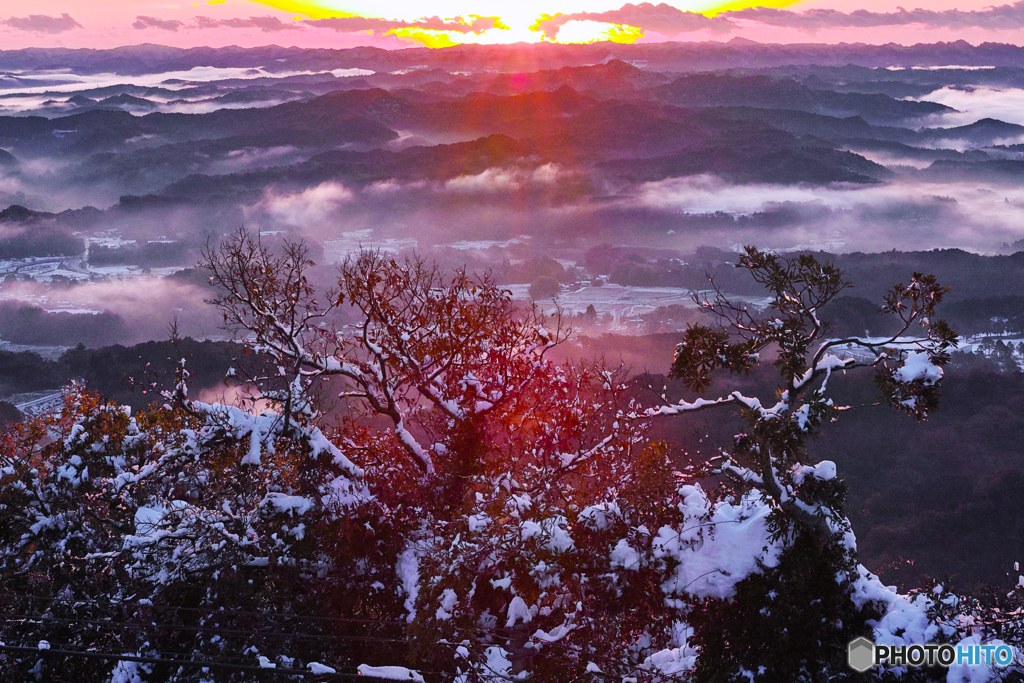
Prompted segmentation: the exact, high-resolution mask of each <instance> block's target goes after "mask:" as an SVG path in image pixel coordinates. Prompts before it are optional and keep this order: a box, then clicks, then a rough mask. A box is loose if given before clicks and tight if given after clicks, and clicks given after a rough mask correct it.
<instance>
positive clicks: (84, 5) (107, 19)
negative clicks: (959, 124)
mask: <svg viewBox="0 0 1024 683" xmlns="http://www.w3.org/2000/svg"><path fill="white" fill-rule="evenodd" d="M307 1H308V2H310V4H319V5H320V6H326V7H332V8H335V9H339V8H343V9H348V10H349V13H354V14H360V15H369V16H378V15H374V14H371V12H372V11H373V10H367V9H360V8H361V7H373V8H375V9H378V8H383V7H386V6H387V5H382V4H370V5H365V4H363V5H360V3H359V1H358V0H351V4H345V2H344V0H324V1H323V2H321V1H319V0H307ZM537 1H538V3H540V4H537V5H535V6H531V7H536V8H537V11H538V12H539V11H545V12H547V13H555V12H559V11H562V12H574V11H576V12H578V11H590V12H600V11H606V10H610V9H616V8H618V7H619V6H621V5H622V4H624V0H603V2H602V0H593V2H592V4H588V3H591V0H575V1H573V0H564V2H569V3H570V4H568V5H560V4H559V0H551V1H550V3H548V2H547V0H537ZM708 1H709V2H713V1H714V0H708ZM287 2H289V0H265V1H264V2H257V1H255V0H226V1H224V2H217V1H216V0H215V3H213V4H211V3H210V2H209V1H208V0H201V1H200V2H169V1H161V0H103V1H102V2H92V1H88V0H87V1H85V2H83V0H34V2H32V3H25V2H24V1H23V0H0V21H3V22H5V23H2V24H0V45H2V46H3V48H5V49H18V48H24V47H73V48H81V47H86V48H110V47H117V46H120V45H129V44H133V43H134V44H138V43H158V44H162V45H172V46H177V47H193V46H199V45H210V46H225V45H240V46H247V47H248V46H257V45H266V44H271V43H273V44H278V45H288V46H291V45H297V46H304V47H331V48H342V47H354V46H357V45H376V46H380V47H401V46H405V45H415V43H409V42H405V41H402V40H399V39H397V38H394V37H390V36H383V35H381V36H377V35H368V34H367V33H339V32H336V31H334V30H331V29H327V28H321V27H313V26H310V25H307V24H305V23H304V22H301V21H299V22H297V21H295V19H296V17H298V16H301V15H300V14H298V13H296V12H294V11H293V12H286V11H282V10H279V9H275V8H274V5H277V6H284V5H282V3H287ZM396 2H398V3H399V4H395V5H390V6H387V7H391V8H392V9H393V11H391V12H390V14H391V15H392V16H386V18H389V19H396V18H398V19H405V20H409V21H413V20H415V19H416V18H417V17H416V16H411V15H409V12H410V11H412V10H409V11H406V12H405V13H404V14H405V16H395V15H397V14H399V13H400V12H399V10H396V9H394V8H395V7H399V8H400V7H403V5H401V4H400V3H401V2H402V0H396ZM465 2H466V4H464V5H458V6H459V7H469V8H471V9H470V12H472V13H476V14H480V15H484V16H489V15H495V14H496V15H499V16H500V15H502V12H503V10H502V8H503V7H505V8H507V7H509V6H510V4H509V3H507V2H505V1H504V0H503V1H502V2H494V1H493V0H480V1H479V2H474V0H465ZM581 2H582V3H584V4H583V5H581V4H580V3H581ZM695 2H698V0H692V1H691V2H690V4H687V2H686V1H685V0H682V1H681V2H673V3H672V4H673V5H675V6H676V7H679V8H682V9H694V10H706V9H708V8H710V7H712V6H713V5H708V4H705V5H703V6H702V5H700V4H694V3H695ZM784 2H785V0H776V4H775V6H782V3H784ZM758 4H759V3H757V2H750V3H746V5H747V6H757V5H758ZM906 4H907V8H908V9H910V8H918V7H920V8H924V9H928V10H936V11H942V10H950V9H958V10H962V11H968V10H975V11H978V10H984V9H985V8H986V7H987V5H986V4H983V3H982V2H977V1H975V2H974V3H972V4H964V3H963V2H955V1H954V0H920V1H919V2H908V3H906ZM405 6H407V7H415V8H416V12H417V13H419V14H420V15H434V14H439V15H440V16H442V17H445V14H444V12H445V10H450V8H451V7H453V5H452V4H451V3H450V2H448V3H447V4H438V5H435V9H434V10H431V9H429V8H430V7H431V4H430V3H428V2H420V1H418V2H416V3H415V4H410V5H405ZM735 6H737V5H736V4H734V5H733V7H735ZM739 6H741V7H742V6H743V5H739ZM549 8H550V9H549ZM823 8H827V9H835V10H839V11H842V12H845V13H849V12H851V11H853V10H857V9H864V10H868V11H871V12H895V11H897V7H896V5H895V3H891V2H881V1H879V0H864V1H863V2H860V3H858V4H856V5H854V4H852V3H850V2H843V1H842V0H802V1H800V2H796V3H794V4H790V5H789V6H788V9H789V10H793V11H796V12H805V11H807V10H812V9H823ZM1007 10H1008V11H1010V12H1016V11H1018V7H1017V6H1013V7H1010V8H1007ZM383 11H386V10H382V14H380V15H379V16H385V15H384V14H383ZM531 11H532V10H531ZM1019 12H1020V14H1021V16H1022V19H1021V21H1017V22H1016V23H1013V22H1011V25H1012V27H1011V28H1002V29H986V28H980V27H958V28H949V27H934V26H925V25H921V24H905V25H899V26H882V27H875V28H850V27H844V28H831V29H829V28H826V29H820V30H817V31H815V32H811V31H808V30H804V29H796V28H780V27H772V26H767V25H764V24H761V23H754V22H748V21H738V22H736V28H735V29H734V30H732V31H730V32H718V33H711V32H710V31H708V30H699V31H693V32H689V33H681V34H679V35H678V36H677V37H676V39H677V40H696V41H700V40H729V39H730V38H733V37H736V36H741V37H744V38H749V39H752V40H757V41H760V42H786V43H790V42H841V41H842V42H869V43H887V42H897V43H901V44H913V43H917V42H936V41H940V40H946V41H949V40H959V39H963V40H967V41H969V42H971V43H975V44H977V43H980V42H985V41H994V42H1007V43H1015V44H1018V45H1019V44H1024V2H1021V3H1020V6H1019ZM468 13H469V12H467V14H468ZM63 14H67V15H69V16H70V18H71V19H72V20H73V21H74V22H75V23H76V24H77V25H78V26H76V27H73V28H68V29H67V30H62V31H60V32H45V31H41V30H31V27H38V26H42V24H38V23H32V22H27V23H26V22H18V21H16V20H17V19H28V18H30V15H45V16H48V17H61V15H63ZM140 16H142V17H151V18H153V19H156V20H160V22H180V23H178V24H174V23H164V24H162V25H163V26H164V27H163V28H161V25H160V24H159V23H155V22H150V25H148V26H147V27H145V28H133V24H135V23H137V21H138V17H140ZM197 17H209V18H210V19H212V20H214V22H216V23H217V24H218V25H217V27H215V28H199V27H198V25H199V24H198V21H199V20H197ZM252 17H273V18H276V19H279V20H280V21H281V22H282V23H281V26H287V27H288V29H287V30H269V31H265V30H261V29H260V28H254V27H244V26H243V27H230V26H225V25H224V24H223V23H222V22H224V21H225V20H233V19H234V20H243V22H244V21H249V20H250V18H252ZM12 19H14V20H15V21H12ZM207 23H210V22H207ZM51 28H52V30H54V31H55V30H56V28H57V27H56V26H55V27H51ZM169 28H176V30H169ZM495 34H497V32H495ZM661 39H663V38H662V37H661V36H659V35H657V34H655V33H652V32H650V31H648V34H647V37H646V38H643V39H642V40H644V41H647V40H661Z"/></svg>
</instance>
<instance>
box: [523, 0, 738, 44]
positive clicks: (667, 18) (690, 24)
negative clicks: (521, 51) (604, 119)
mask: <svg viewBox="0 0 1024 683" xmlns="http://www.w3.org/2000/svg"><path fill="white" fill-rule="evenodd" d="M570 21H597V22H601V23H605V24H625V25H627V26H633V27H635V28H639V29H642V30H644V31H654V32H655V33H660V34H661V35H663V36H665V37H666V38H675V37H676V36H678V35H679V34H681V33H692V32H694V31H704V30H710V31H712V32H713V33H728V32H730V31H732V30H734V29H735V28H736V24H735V23H734V22H732V21H730V20H729V19H727V18H724V17H721V16H718V17H706V16H704V15H703V14H700V13H698V12H686V11H683V10H679V9H676V8H675V7H672V6H671V5H666V4H665V3H661V4H658V5H652V4H651V3H649V2H642V3H640V4H639V5H634V4H632V3H627V4H625V5H623V6H622V7H621V8H619V9H617V10H611V11H609V12H574V13H572V14H556V15H555V16H553V17H548V18H545V19H542V20H540V21H538V22H537V23H536V24H535V25H534V28H537V29H539V30H541V31H543V32H544V35H545V37H547V38H548V39H549V40H550V39H553V38H554V37H555V36H557V35H558V31H559V29H561V27H562V26H564V25H565V24H567V23H568V22H570Z"/></svg>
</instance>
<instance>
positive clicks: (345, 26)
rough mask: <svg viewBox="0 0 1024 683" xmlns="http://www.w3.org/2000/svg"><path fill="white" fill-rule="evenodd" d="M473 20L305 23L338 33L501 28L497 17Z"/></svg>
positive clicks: (348, 19)
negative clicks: (404, 29) (409, 29)
mask: <svg viewBox="0 0 1024 683" xmlns="http://www.w3.org/2000/svg"><path fill="white" fill-rule="evenodd" d="M472 19H473V21H465V20H463V19H462V17H459V18H458V20H448V21H444V20H442V19H441V18H440V17H424V18H422V19H419V20H417V21H412V22H410V21H392V20H390V19H377V18H373V17H334V18H331V19H315V20H310V21H307V22H305V23H307V24H309V25H310V26H315V27H317V28H327V29H332V30H334V31H338V32H339V33H359V32H362V31H373V32H374V33H386V32H388V31H393V30H395V29H399V28H411V29H420V30H425V31H455V32H457V33H481V32H483V31H488V30H490V29H492V28H503V27H502V26H501V24H500V22H499V21H498V18H497V17H472Z"/></svg>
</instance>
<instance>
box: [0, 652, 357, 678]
mask: <svg viewBox="0 0 1024 683" xmlns="http://www.w3.org/2000/svg"><path fill="white" fill-rule="evenodd" d="M0 651H3V652H24V653H25V654H29V653H31V654H35V655H39V656H43V657H84V658H86V659H106V660H115V661H122V662H139V663H141V664H170V665H172V666H190V667H194V668H199V669H234V670H236V671H259V672H260V673H265V674H272V675H278V676H313V677H322V678H357V679H362V680H364V681H365V680H366V677H365V676H361V675H360V674H352V673H338V672H335V673H333V674H326V673H323V674H314V673H311V672H310V671H309V670H307V669H279V668H276V667H275V668H273V669H268V668H264V667H261V666H255V665H252V664H228V663H225V662H217V661H204V660H198V661H197V660H194V659H160V658H158V657H141V656H136V655H113V654H107V653H104V652H88V651H81V650H54V649H45V650H40V649H39V648H38V646H37V647H31V646H28V645H0Z"/></svg>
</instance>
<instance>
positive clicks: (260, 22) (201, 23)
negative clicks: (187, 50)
mask: <svg viewBox="0 0 1024 683" xmlns="http://www.w3.org/2000/svg"><path fill="white" fill-rule="evenodd" d="M194 28H200V29H206V28H258V29H260V30H261V31H263V32H264V33H276V32H278V31H295V30H299V29H301V28H302V25H301V24H299V23H297V22H287V21H281V20H280V19H278V18H277V17H249V18H248V19H242V18H238V17H236V18H232V19H213V18H211V17H196V23H195V25H194Z"/></svg>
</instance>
